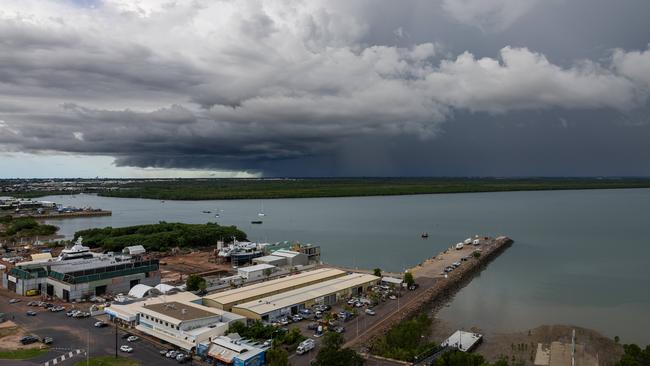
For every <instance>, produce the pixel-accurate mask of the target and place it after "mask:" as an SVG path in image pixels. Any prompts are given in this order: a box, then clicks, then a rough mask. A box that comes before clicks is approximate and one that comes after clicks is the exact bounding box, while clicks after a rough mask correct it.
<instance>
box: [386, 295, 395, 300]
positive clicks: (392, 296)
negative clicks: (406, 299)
mask: <svg viewBox="0 0 650 366" xmlns="http://www.w3.org/2000/svg"><path fill="white" fill-rule="evenodd" d="M388 298H389V299H391V300H397V296H395V295H390V296H388Z"/></svg>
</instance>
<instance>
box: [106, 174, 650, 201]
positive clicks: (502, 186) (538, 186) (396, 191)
mask: <svg viewBox="0 0 650 366" xmlns="http://www.w3.org/2000/svg"><path fill="white" fill-rule="evenodd" d="M609 188H650V179H641V178H639V179H593V178H585V179H577V178H555V179H551V178H548V179H543V178H538V179H498V178H480V179H478V178H477V179H471V178H465V179H462V178H346V179H323V178H320V179H175V180H163V181H160V180H156V181H153V180H144V181H137V182H132V183H127V184H123V185H120V186H119V187H118V188H117V189H113V190H106V191H103V192H99V195H102V196H110V197H127V198H153V199H162V200H213V199H270V198H306V197H350V196H384V195H406V194H430V193H465V192H501V191H536V190H558V189H609Z"/></svg>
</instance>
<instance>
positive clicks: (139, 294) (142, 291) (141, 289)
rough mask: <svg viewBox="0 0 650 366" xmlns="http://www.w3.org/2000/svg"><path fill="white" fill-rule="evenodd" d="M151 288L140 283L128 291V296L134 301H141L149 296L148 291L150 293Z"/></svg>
mask: <svg viewBox="0 0 650 366" xmlns="http://www.w3.org/2000/svg"><path fill="white" fill-rule="evenodd" d="M152 288H153V287H151V286H147V285H143V284H141V283H139V284H137V285H135V286H133V287H132V288H131V290H129V296H131V297H134V298H136V299H141V298H143V297H145V296H147V295H148V294H149V291H151V289H152Z"/></svg>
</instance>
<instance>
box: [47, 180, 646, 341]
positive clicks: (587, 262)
mask: <svg viewBox="0 0 650 366" xmlns="http://www.w3.org/2000/svg"><path fill="white" fill-rule="evenodd" d="M43 199H45V200H50V201H55V202H58V203H61V204H64V205H71V206H77V207H81V206H92V207H99V208H103V209H107V210H111V211H113V216H110V217H94V218H77V219H66V220H55V221H54V220H53V221H51V222H52V223H54V224H56V225H58V226H60V227H61V233H62V234H64V235H66V236H72V235H73V234H74V232H75V231H77V230H81V229H86V228H91V227H104V226H113V227H119V226H128V225H135V224H146V223H156V222H158V221H162V220H164V221H169V222H174V221H179V222H187V223H204V222H208V221H212V222H214V221H216V222H219V223H220V224H224V225H236V226H238V227H240V228H241V229H243V230H244V231H245V232H246V233H248V236H249V239H251V240H255V241H268V242H276V241H283V240H289V241H300V242H303V243H314V244H320V245H321V247H322V251H323V256H322V257H323V260H324V261H325V262H328V263H332V264H338V265H345V266H351V267H359V268H375V267H380V268H383V269H386V270H390V271H401V270H403V269H404V268H408V267H411V266H413V265H415V264H417V263H419V262H421V261H422V260H423V259H425V258H427V257H431V256H432V255H435V254H437V253H438V252H440V251H441V250H443V249H444V248H446V247H448V246H449V245H450V244H453V243H456V242H458V241H460V240H462V239H464V238H466V237H468V236H470V235H473V234H486V235H499V234H503V235H508V236H510V237H511V238H513V239H514V240H515V244H514V245H513V246H512V247H511V248H510V249H508V250H507V251H506V252H505V253H504V254H502V255H501V256H500V257H499V258H498V259H497V260H496V261H494V262H493V263H492V264H490V265H489V266H488V268H487V270H485V271H484V272H483V273H481V275H480V276H479V277H477V278H475V279H474V280H473V281H472V282H471V283H470V284H469V285H468V286H467V287H466V288H464V289H463V290H462V291H461V292H460V293H459V294H458V295H457V296H456V297H455V298H454V299H453V301H452V302H451V304H450V306H449V307H446V308H444V309H443V310H442V311H441V312H440V313H439V317H440V318H442V319H443V320H446V321H449V322H450V323H451V324H453V325H454V326H458V327H461V326H462V327H465V328H469V327H472V326H478V327H480V328H482V329H487V330H492V331H519V330H526V329H529V328H531V327H535V326H538V325H542V324H574V325H578V326H584V327H588V328H593V329H596V330H599V331H601V332H602V333H604V334H605V335H608V336H612V337H613V336H614V335H618V336H620V337H621V340H622V342H636V343H642V344H648V343H650V332H648V329H650V270H649V268H648V266H649V265H650V245H649V244H650V240H649V239H648V234H647V232H648V228H649V225H648V224H649V223H650V189H630V190H588V191H547V192H507V193H466V194H440V195H418V196H393V197H353V198H316V199H279V200H264V202H263V203H262V201H258V200H237V201H165V202H164V203H163V202H161V201H159V200H142V199H123V198H105V197H97V196H93V195H77V196H75V197H72V196H50V197H45V198H43ZM262 204H263V205H264V211H265V212H266V214H267V216H266V217H264V218H263V220H264V224H262V225H252V224H251V223H250V222H251V220H255V219H258V217H257V213H258V212H259V211H260V208H261V205H262ZM204 210H211V211H213V213H212V214H205V213H202V211H204ZM217 210H220V213H221V217H219V218H215V217H214V212H216V211H217ZM422 232H428V233H429V239H428V240H423V239H421V238H420V234H421V233H422Z"/></svg>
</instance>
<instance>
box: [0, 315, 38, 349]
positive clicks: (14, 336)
mask: <svg viewBox="0 0 650 366" xmlns="http://www.w3.org/2000/svg"><path fill="white" fill-rule="evenodd" d="M25 335H27V332H25V330H24V329H23V328H21V327H19V326H18V325H16V323H14V322H12V321H9V320H8V321H6V322H4V323H0V350H15V349H26V348H40V347H41V346H42V344H41V343H40V342H37V343H32V344H28V345H26V346H24V345H22V344H21V343H20V338H22V337H23V336H25Z"/></svg>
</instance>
